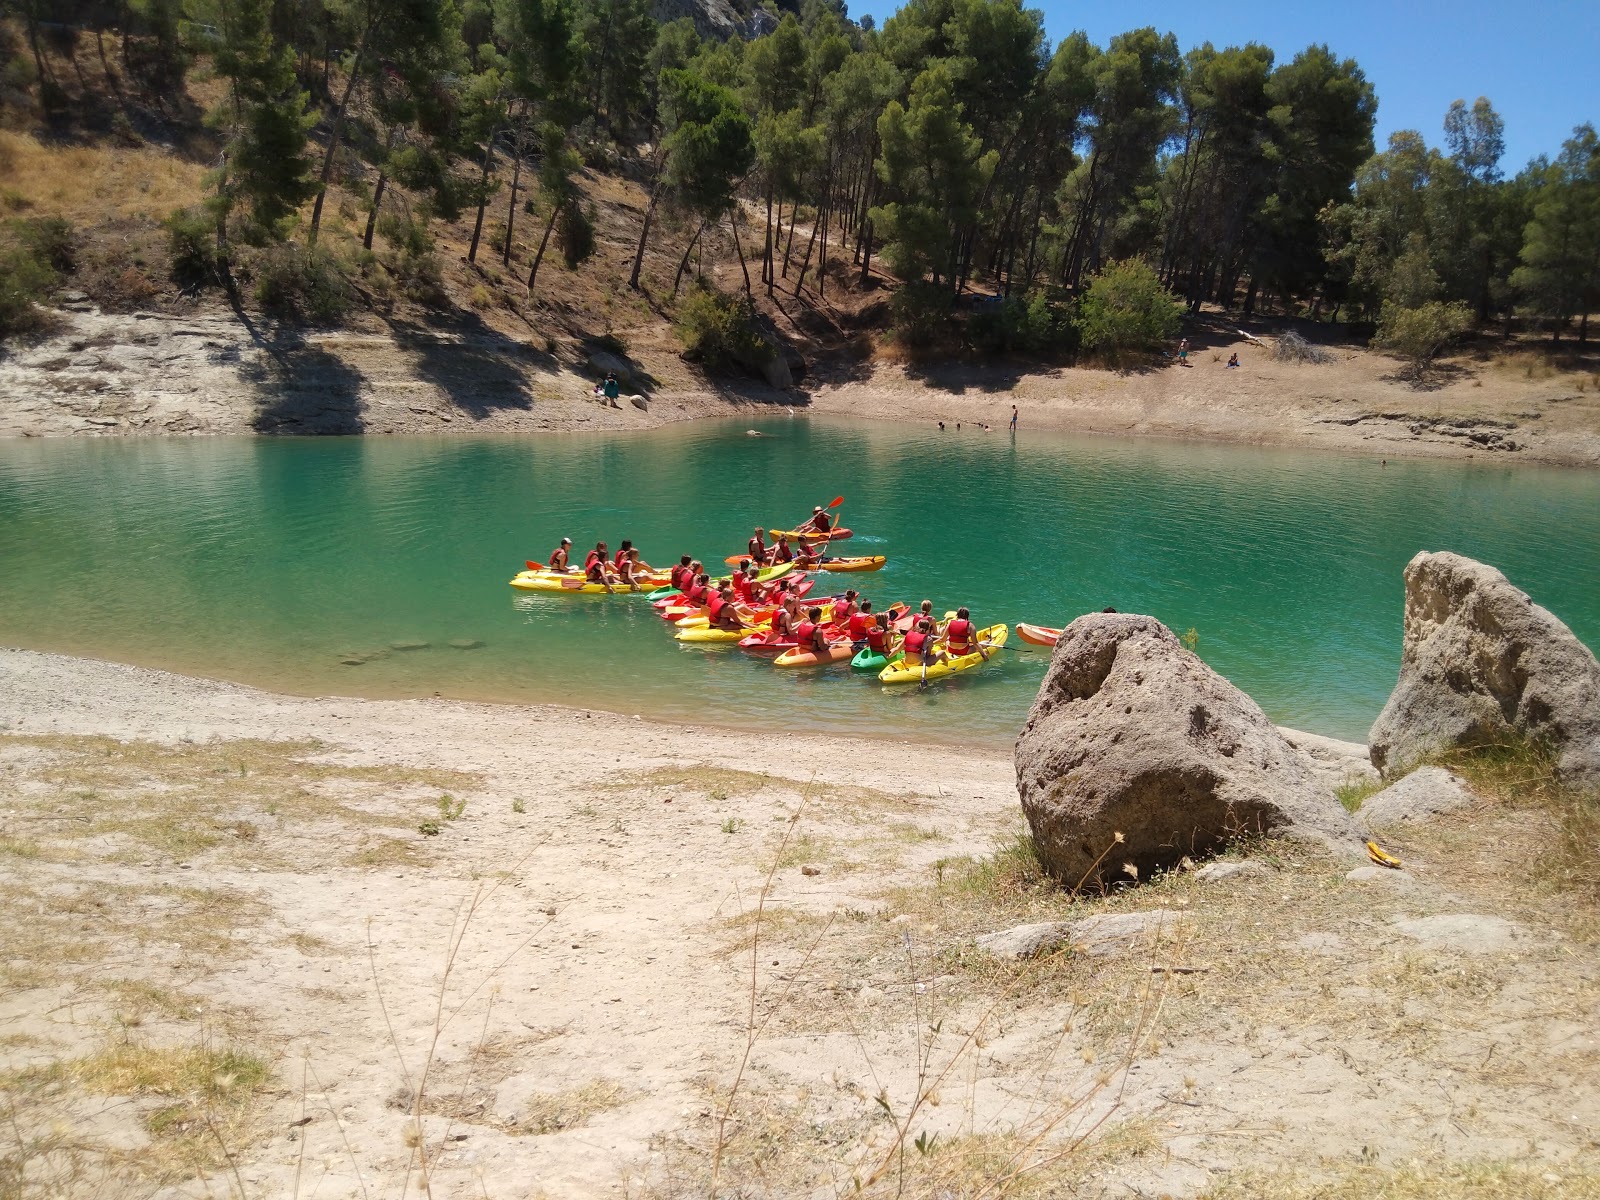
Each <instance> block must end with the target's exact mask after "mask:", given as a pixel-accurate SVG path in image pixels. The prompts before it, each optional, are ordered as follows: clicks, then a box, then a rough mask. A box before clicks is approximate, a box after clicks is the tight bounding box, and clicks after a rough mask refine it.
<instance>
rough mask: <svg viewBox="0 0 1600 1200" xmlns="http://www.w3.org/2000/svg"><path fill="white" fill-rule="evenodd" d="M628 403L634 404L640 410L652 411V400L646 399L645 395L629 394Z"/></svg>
mask: <svg viewBox="0 0 1600 1200" xmlns="http://www.w3.org/2000/svg"><path fill="white" fill-rule="evenodd" d="M628 403H630V404H632V405H633V406H634V407H635V408H637V409H638V410H639V411H640V412H649V411H650V401H648V400H646V399H645V398H644V397H643V396H629V397H628Z"/></svg>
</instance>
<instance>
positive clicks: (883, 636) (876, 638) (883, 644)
mask: <svg viewBox="0 0 1600 1200" xmlns="http://www.w3.org/2000/svg"><path fill="white" fill-rule="evenodd" d="M867 645H868V646H870V647H872V649H873V650H874V651H875V652H876V653H878V654H887V653H888V652H889V631H888V630H887V629H879V628H878V627H877V626H876V625H874V626H873V627H872V628H871V629H869V630H867Z"/></svg>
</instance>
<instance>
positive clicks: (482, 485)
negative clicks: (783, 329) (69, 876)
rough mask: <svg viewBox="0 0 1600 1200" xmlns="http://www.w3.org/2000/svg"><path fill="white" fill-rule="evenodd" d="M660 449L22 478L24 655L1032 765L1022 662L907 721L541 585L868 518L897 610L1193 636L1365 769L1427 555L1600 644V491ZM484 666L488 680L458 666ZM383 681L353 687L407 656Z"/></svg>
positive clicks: (17, 579)
mask: <svg viewBox="0 0 1600 1200" xmlns="http://www.w3.org/2000/svg"><path fill="white" fill-rule="evenodd" d="M746 425H747V423H746V422H716V423H697V424H693V425H688V426H681V427H677V428H674V429H669V430H661V431H657V432H654V433H650V434H634V435H613V436H603V435H554V436H550V435H546V436H540V437H530V438H516V437H496V438H484V439H473V438H451V439H431V438H392V439H390V438H365V439H363V438H351V439H304V440H302V439H208V440H181V441H180V440H174V441H136V440H128V441H113V440H109V439H108V440H104V441H93V442H67V441H61V442H51V443H41V442H34V441H26V442H11V443H4V444H0V637H3V638H4V640H5V641H6V642H8V643H10V644H16V645H26V646H33V647H37V648H41V649H52V650H63V651H69V652H74V653H82V654H92V655H98V656H102V657H107V658H113V659H121V660H127V661H136V662H143V663H150V664H154V665H163V666H170V667H173V668H175V669H178V670H184V671H189V672H193V673H197V674H205V675H214V676H221V677H226V678H234V679H240V680H244V681H247V682H253V683H259V684H262V685H264V686H268V687H275V688H282V689H287V690H295V691H304V692H326V691H339V692H357V693H362V694H372V695H430V694H432V693H434V692H436V691H437V692H440V693H442V694H445V695H454V696H465V697H478V698H488V699H503V700H551V701H557V702H562V703H570V704H593V705H596V706H600V707H608V708H615V709H619V710H621V711H625V712H636V711H637V712H648V713H652V714H655V715H659V716H665V717H670V718H674V719H684V720H706V721H713V722H728V723H738V724H748V725H761V726H768V727H776V726H783V727H809V728H818V729H826V730H833V731H844V732H852V731H853V732H864V733H877V734H888V735H896V736H912V737H936V738H948V739H953V740H963V739H973V740H978V741H983V742H989V743H1004V742H1006V741H1009V739H1010V738H1011V737H1012V736H1014V735H1015V732H1016V730H1017V728H1018V726H1019V725H1020V724H1021V721H1022V719H1023V717H1024V716H1025V714H1026V711H1027V707H1028V705H1029V703H1030V702H1031V700H1032V698H1033V694H1034V692H1035V691H1036V690H1037V686H1038V680H1039V677H1040V675H1041V674H1042V673H1043V670H1044V661H1045V660H1044V656H1043V654H1042V653H1038V652H1012V651H1007V652H1006V653H1004V654H1002V655H1001V656H1000V658H999V660H998V661H997V663H996V664H995V665H994V666H991V667H986V668H984V669H983V670H981V671H978V672H974V673H972V674H969V675H967V676H964V677H962V678H960V679H958V680H954V681H951V682H950V683H948V684H944V685H940V686H938V687H934V688H930V689H929V690H928V691H927V692H923V693H918V692H916V691H915V690H906V691H898V692H888V691H886V690H885V689H883V688H881V687H879V686H878V685H877V684H876V682H875V681H869V680H864V679H861V678H856V677H851V676H849V675H848V674H846V673H844V672H842V671H838V670H833V671H827V672H817V673H806V672H780V671H776V670H774V669H772V668H771V667H770V666H768V665H767V664H766V663H765V662H762V661H759V660H753V659H750V658H747V657H746V656H744V655H742V654H740V653H738V652H737V651H730V650H727V649H720V650H718V649H690V648H687V647H681V646H679V645H677V644H676V643H674V642H673V641H672V640H671V638H670V637H669V636H668V634H667V632H666V631H665V629H664V628H663V627H662V625H661V623H660V622H659V621H658V620H656V619H655V618H654V617H653V616H651V615H650V614H649V612H648V610H647V609H646V607H645V606H643V605H642V604H636V603H632V602H629V601H626V600H576V599H566V598H559V597H556V598H551V597H530V596H521V595H518V594H516V593H514V592H512V590H511V589H510V588H508V587H507V586H506V580H507V579H509V578H510V576H511V574H512V573H513V572H514V570H515V569H516V568H517V567H518V566H519V565H520V564H521V562H522V560H523V559H524V558H527V557H539V558H542V557H543V556H544V554H545V553H546V552H547V551H548V550H549V549H550V547H551V546H553V545H554V544H555V542H556V541H557V540H558V539H559V538H560V537H561V536H563V535H567V536H570V537H572V538H573V540H574V542H575V543H576V544H577V546H578V548H579V549H580V550H582V549H584V548H586V543H587V544H592V543H593V541H594V540H595V538H596V537H604V538H605V539H606V540H607V541H608V542H610V544H611V546H612V548H613V549H614V548H615V547H616V545H617V543H618V542H619V541H620V540H621V539H622V538H623V537H631V538H633V539H634V540H635V542H637V543H638V544H639V545H640V546H641V547H642V548H643V549H644V552H645V555H646V557H647V558H649V559H651V560H652V561H654V562H656V563H657V564H666V563H668V562H670V561H672V560H673V559H675V558H676V556H677V554H678V553H681V552H685V551H687V552H692V553H694V554H696V555H698V556H700V557H710V558H715V559H720V558H721V557H722V555H723V554H725V553H728V552H731V551H733V550H736V549H738V548H739V547H741V546H742V545H743V544H744V541H745V539H746V538H747V537H748V536H749V533H750V530H751V528H752V527H753V526H754V525H756V524H761V525H771V524H774V523H778V522H783V523H785V524H790V523H792V522H794V521H795V520H797V519H799V517H800V516H801V515H803V514H804V513H806V512H808V511H809V510H810V507H811V505H813V504H816V503H826V501H827V500H829V499H831V498H832V497H833V496H835V495H838V494H839V493H841V492H842V493H844V494H845V496H846V504H845V507H844V509H843V515H844V520H845V523H846V524H848V525H850V526H852V527H853V528H855V529H856V530H858V531H859V534H860V536H858V538H857V539H856V542H855V545H857V546H861V547H863V548H865V547H869V546H870V547H871V548H872V549H873V550H874V551H878V552H882V553H886V554H888V555H890V564H889V566H888V567H887V568H886V569H885V570H883V571H881V572H879V573H877V574H875V575H866V576H834V577H832V581H833V582H835V583H836V584H837V586H838V587H839V588H843V587H845V586H851V587H857V586H859V587H862V588H864V589H865V590H866V591H867V592H868V594H870V595H872V596H873V597H874V598H875V599H877V600H879V601H883V602H886V601H889V600H894V599H905V600H908V601H912V602H915V601H917V600H920V599H922V598H923V597H928V598H930V599H932V600H933V601H934V602H935V604H936V605H938V607H939V608H940V609H941V610H942V609H944V608H946V607H953V606H955V605H957V604H962V603H965V604H969V605H971V606H972V608H973V610H974V615H975V616H976V617H978V618H979V620H980V623H981V622H986V621H990V620H996V619H998V620H1004V621H1007V622H1010V623H1015V622H1016V621H1018V620H1029V621H1035V622H1038V623H1042V624H1063V623H1065V622H1066V621H1068V620H1070V619H1071V618H1072V617H1073V616H1075V615H1077V614H1079V613H1082V612H1086V611H1092V610H1098V609H1100V608H1103V607H1105V606H1107V605H1112V606H1114V607H1116V608H1118V609H1121V610H1122V611H1136V612H1149V613H1152V614H1154V615H1155V616H1157V617H1159V618H1160V619H1161V620H1163V621H1165V622H1167V623H1168V624H1169V625H1171V626H1172V627H1173V628H1174V629H1175V630H1177V631H1178V632H1179V633H1182V632H1183V631H1185V630H1187V629H1189V628H1191V627H1192V628H1194V629H1195V630H1196V631H1197V632H1198V634H1199V639H1200V640H1199V649H1200V652H1201V654H1202V655H1203V656H1204V657H1205V658H1206V660H1207V661H1208V662H1210V663H1211V664H1212V665H1213V666H1214V667H1216V668H1217V669H1218V670H1220V671H1222V672H1223V673H1224V674H1225V675H1227V676H1228V677H1229V678H1231V679H1232V680H1233V681H1234V682H1236V683H1238V684H1239V685H1240V686H1241V687H1243V688H1244V689H1245V690H1246V691H1248V692H1249V693H1250V694H1251V695H1252V696H1253V697H1255V699H1256V700H1257V701H1259V702H1260V703H1261V705H1262V706H1263V707H1264V708H1265V709H1266V710H1267V712H1268V714H1269V715H1271V716H1272V717H1273V718H1274V719H1275V720H1278V721H1280V722H1283V723H1286V724H1291V725H1296V726H1300V727H1303V728H1308V729H1313V730H1317V731H1320V732H1324V733H1329V734H1333V735H1336V736H1344V737H1352V738H1360V737H1362V736H1363V735H1364V734H1365V731H1366V728H1367V726H1368V724H1370V722H1371V719H1372V717H1373V716H1374V715H1376V713H1377V711H1378V709H1379V708H1380V707H1381V706H1382V703H1383V700H1384V698H1385V697H1386V696H1387V694H1388V691H1389V689H1390V687H1391V686H1392V684H1393V682H1394V676H1395V671H1396V669H1397V666H1398V661H1399V648H1400V619H1401V579H1400V572H1401V569H1402V568H1403V567H1404V565H1405V563H1406V561H1407V560H1408V559H1409V558H1410V557H1411V556H1412V554H1414V553H1415V552H1416V551H1418V550H1422V549H1430V550H1431V549H1454V550H1458V551H1460V552H1462V553H1465V554H1468V555H1471V556H1473V557H1476V558H1481V559H1484V560H1485V561H1488V562H1491V563H1493V564H1495V565H1496V566H1498V567H1500V568H1501V569H1502V570H1504V571H1505V572H1506V573H1507V574H1508V575H1509V576H1510V577H1511V579H1512V580H1513V582H1515V583H1516V584H1518V585H1519V586H1520V587H1522V588H1524V589H1525V590H1527V591H1529V592H1530V593H1531V594H1532V595H1533V597H1534V599H1535V600H1536V601H1538V602H1539V603H1542V604H1544V605H1546V606H1547V607H1549V608H1551V609H1552V610H1554V611H1555V612H1556V613H1557V615H1559V616H1560V617H1562V618H1563V619H1564V620H1565V621H1567V623H1568V624H1570V625H1571V626H1572V627H1573V629H1574V631H1575V632H1577V633H1578V635H1579V636H1580V637H1582V638H1584V639H1585V640H1586V641H1587V642H1588V643H1589V644H1590V645H1595V644H1596V643H1597V641H1600V475H1597V473H1594V472H1582V471H1573V470H1555V469H1538V468H1510V467H1506V466H1503V465H1501V463H1500V462H1498V461H1496V462H1491V463H1487V464H1485V463H1478V462H1473V463H1433V462H1409V463H1401V462H1391V463H1389V465H1388V466H1387V467H1384V466H1381V465H1380V464H1379V462H1378V461H1375V460H1371V459H1367V458H1363V457H1359V456H1354V455H1337V454H1327V453H1319V454H1307V453H1294V452H1285V451H1265V450H1256V449H1248V448H1240V447H1223V446H1207V445H1200V446H1196V445H1188V444H1177V443H1161V442H1149V441H1145V442H1130V441H1118V440H1114V439H1101V438H1070V437H1065V436H1054V435H1048V434H1040V433H1036V432H1028V431H1026V430H1025V431H1024V432H1023V433H1022V434H1021V435H1020V436H1019V437H1018V438H1017V439H1015V440H1013V439H1012V438H1011V437H1010V436H1008V435H1007V434H1006V433H1004V432H994V433H988V434H985V433H981V432H971V431H967V432H962V433H959V434H958V433H956V432H955V431H954V430H953V429H951V430H949V431H947V432H945V433H939V432H938V431H937V430H936V429H935V428H934V427H932V426H931V425H930V426H929V427H927V428H923V427H908V426H904V425H894V424H886V423H885V424H879V423H854V422H846V421H835V420H828V421H824V420H807V419H805V418H792V419H776V420H772V421H768V422H765V423H764V424H763V425H762V426H761V428H763V429H764V430H765V431H766V432H767V433H769V434H771V435H772V436H770V437H765V438H759V439H758V438H749V437H746V436H745V432H744V431H745V428H746ZM452 638H465V639H477V640H481V641H483V642H484V643H486V644H485V646H484V647H483V648H481V649H476V650H466V651H463V650H456V649H451V648H450V647H448V645H447V643H448V641H449V640H450V639H452ZM403 640H419V641H427V642H429V643H430V645H429V647H428V648H427V649H425V650H412V651H390V652H388V653H386V654H380V655H379V656H378V657H374V658H370V659H368V661H366V662H365V663H364V665H361V666H358V667H352V666H346V665H342V664H341V663H340V661H339V660H340V658H341V657H342V656H345V655H347V654H350V653H352V652H354V653H356V654H359V655H370V654H373V653H376V652H380V651H383V650H384V649H385V648H386V647H387V646H388V645H389V643H391V642H396V641H403Z"/></svg>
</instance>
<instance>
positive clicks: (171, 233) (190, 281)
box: [161, 208, 217, 287]
mask: <svg viewBox="0 0 1600 1200" xmlns="http://www.w3.org/2000/svg"><path fill="white" fill-rule="evenodd" d="M161 224H162V225H163V226H165V227H166V230H167V253H168V254H169V255H170V256H171V258H172V278H173V279H175V280H177V281H178V283H179V284H181V285H182V286H183V287H200V286H201V285H203V284H206V283H209V282H211V281H213V280H215V279H216V278H217V244H216V225H215V223H214V222H213V221H212V219H211V217H210V216H209V215H208V214H207V213H206V212H205V210H203V209H198V208H180V209H177V210H176V211H174V212H172V213H169V214H168V215H167V219H166V220H165V221H163V222H161Z"/></svg>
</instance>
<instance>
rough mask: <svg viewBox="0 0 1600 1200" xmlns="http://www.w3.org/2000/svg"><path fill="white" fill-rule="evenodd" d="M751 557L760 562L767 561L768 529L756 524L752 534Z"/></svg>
mask: <svg viewBox="0 0 1600 1200" xmlns="http://www.w3.org/2000/svg"><path fill="white" fill-rule="evenodd" d="M749 549H750V557H751V558H753V559H754V560H755V561H756V562H758V563H764V562H766V561H767V531H766V530H765V529H763V528H761V526H759V525H757V526H756V531H755V533H753V534H752V535H751V536H750V543H749Z"/></svg>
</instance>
